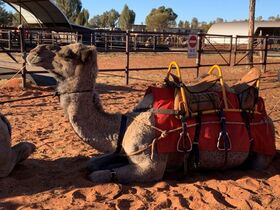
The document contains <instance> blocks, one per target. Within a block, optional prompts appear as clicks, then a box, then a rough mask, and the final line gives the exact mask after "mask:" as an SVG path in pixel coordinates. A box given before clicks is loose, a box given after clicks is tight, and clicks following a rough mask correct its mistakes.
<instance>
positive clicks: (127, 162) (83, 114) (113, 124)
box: [27, 43, 272, 183]
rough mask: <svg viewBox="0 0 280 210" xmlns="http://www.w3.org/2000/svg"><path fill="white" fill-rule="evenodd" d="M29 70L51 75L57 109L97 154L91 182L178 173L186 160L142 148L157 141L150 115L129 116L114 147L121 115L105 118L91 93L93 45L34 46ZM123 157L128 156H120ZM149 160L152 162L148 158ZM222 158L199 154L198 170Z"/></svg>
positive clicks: (147, 100)
mask: <svg viewBox="0 0 280 210" xmlns="http://www.w3.org/2000/svg"><path fill="white" fill-rule="evenodd" d="M27 61H28V63H29V64H30V65H35V66H41V67H44V68H45V69H47V70H48V71H49V72H50V73H52V74H53V75H54V76H55V77H56V79H57V81H58V86H57V91H58V95H59V97H60V103H61V106H62V107H63V109H64V112H65V115H66V116H67V118H68V119H69V122H70V123H71V125H72V127H73V129H74V130H75V132H76V133H77V134H78V136H79V137H80V138H81V139H82V140H83V141H84V142H86V143H87V144H89V145H91V146H92V147H93V148H95V149H97V150H99V151H100V152H103V153H107V154H104V155H102V156H101V157H93V158H92V159H91V160H90V161H89V162H88V169H89V171H90V175H89V178H90V180H91V181H93V182H95V183H104V182H110V181H118V182H120V183H134V182H153V181H158V180H161V179H162V178H163V175H164V172H165V171H166V170H169V169H172V168H177V167H178V165H177V164H176V161H173V162H172V161H171V160H172V159H173V160H174V157H175V160H178V159H182V158H185V157H183V156H185V155H183V156H182V155H179V157H178V156H177V155H176V156H174V154H159V153H157V152H156V151H153V150H152V149H146V148H147V147H148V145H150V144H152V141H153V139H155V138H156V137H157V134H156V130H155V129H154V127H155V114H154V113H153V112H151V111H145V112H131V113H128V115H129V116H130V117H129V118H128V122H127V130H126V132H125V134H124V138H123V143H122V151H121V153H116V152H114V151H115V149H116V146H117V139H118V130H119V126H120V119H121V114H120V113H106V112H105V111H104V109H103V108H102V102H101V101H100V98H99V95H98V93H97V91H96V90H95V85H96V77H97V74H98V67H97V51H96V48H95V47H94V46H85V45H82V44H80V43H75V44H70V45H67V46H62V47H53V46H50V45H38V46H37V47H36V48H34V49H33V50H31V51H30V53H29V55H28V56H27ZM152 103H153V96H152V95H151V94H147V95H146V96H145V97H144V98H143V99H142V100H141V101H140V102H139V104H138V105H137V106H136V107H135V110H140V109H149V108H151V105H152ZM123 154H126V156H123ZM151 156H152V158H151ZM247 157H248V152H236V153H229V155H228V163H227V168H232V167H235V166H238V165H241V164H242V163H243V162H244V161H245V160H246V159H247ZM271 159H272V158H271V157H260V158H255V159H253V163H252V164H253V165H255V166H257V167H258V168H265V167H267V165H268V164H269V162H270V161H271ZM223 161H224V157H223V155H221V154H220V153H219V152H207V151H204V152H201V153H200V166H201V167H202V168H206V169H207V168H219V166H220V165H221V163H223Z"/></svg>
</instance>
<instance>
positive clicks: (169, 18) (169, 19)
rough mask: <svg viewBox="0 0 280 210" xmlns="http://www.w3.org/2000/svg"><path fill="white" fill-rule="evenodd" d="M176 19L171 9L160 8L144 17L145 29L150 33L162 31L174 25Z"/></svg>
mask: <svg viewBox="0 0 280 210" xmlns="http://www.w3.org/2000/svg"><path fill="white" fill-rule="evenodd" d="M176 18H177V14H176V13H175V12H174V11H173V10H172V9H171V8H165V7H164V6H161V7H159V8H158V9H152V11H151V12H150V14H149V15H148V16H147V17H146V25H147V29H148V30H150V31H153V30H157V31H162V30H164V29H166V28H168V27H172V26H174V25H176V22H175V20H176Z"/></svg>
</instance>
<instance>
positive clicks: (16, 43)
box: [0, 28, 280, 86]
mask: <svg viewBox="0 0 280 210" xmlns="http://www.w3.org/2000/svg"><path fill="white" fill-rule="evenodd" d="M188 36H189V34H188V33H182V32H180V33H168V32H142V31H109V30H92V31H89V30H87V31H83V32H82V33H81V31H80V32H75V31H50V30H48V29H38V28H36V29H35V28H28V29H17V28H0V52H4V53H8V54H9V55H10V57H11V58H12V59H13V60H14V61H15V59H14V58H13V57H12V54H11V53H12V52H21V55H22V59H23V60H24V62H23V64H22V67H21V68H22V72H21V75H22V77H23V86H25V75H26V74H29V73H31V72H28V71H27V70H26V68H25V63H26V62H25V58H26V53H27V52H28V51H29V50H30V49H32V48H34V47H35V46H36V45H38V44H54V45H66V44H70V43H75V42H81V43H83V44H86V45H95V46H96V47H97V50H98V51H99V52H121V53H125V55H126V61H125V68H123V69H100V71H122V72H124V73H125V78H126V79H125V81H126V84H128V82H129V72H130V71H146V70H162V69H166V67H145V68H132V67H131V66H130V53H132V52H134V53H139V52H162V53H164V52H182V53H187V51H188ZM249 39H253V41H254V47H253V49H248V48H247V43H248V40H249ZM197 52H198V53H197V57H196V61H195V64H194V65H189V66H182V67H181V68H182V69H196V70H197V75H198V74H199V69H200V68H201V67H207V66H212V65H214V64H218V65H220V66H241V65H250V64H252V65H262V69H263V70H264V71H265V70H266V65H268V64H280V61H279V62H277V61H268V60H267V57H268V55H271V54H274V55H277V53H278V54H279V52H280V37H276V36H254V37H249V36H236V37H232V36H228V35H216V34H200V33H199V34H198V44H197ZM250 52H254V54H257V55H259V56H260V61H254V62H253V63H248V62H246V61H245V58H246V57H247V54H248V53H250ZM209 54H212V55H218V57H219V58H220V59H221V61H220V62H219V63H203V59H202V57H203V56H207V55H209ZM232 57H233V58H232ZM8 73H9V72H8ZM8 73H7V72H6V73H2V75H4V74H5V75H7V74H8ZM10 73H11V74H13V73H14V72H10ZM32 73H34V72H33V71H32ZM40 73H43V72H40ZM0 75H1V73H0Z"/></svg>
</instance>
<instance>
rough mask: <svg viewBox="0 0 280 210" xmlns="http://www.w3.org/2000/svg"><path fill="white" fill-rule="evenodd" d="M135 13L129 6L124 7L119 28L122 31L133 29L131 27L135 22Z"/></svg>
mask: <svg viewBox="0 0 280 210" xmlns="http://www.w3.org/2000/svg"><path fill="white" fill-rule="evenodd" d="M135 16H136V15H135V12H134V11H133V10H130V9H129V8H128V6H127V5H124V8H123V10H122V12H121V15H120V18H119V26H120V28H121V29H122V30H128V29H130V28H131V25H132V24H133V23H134V21H135Z"/></svg>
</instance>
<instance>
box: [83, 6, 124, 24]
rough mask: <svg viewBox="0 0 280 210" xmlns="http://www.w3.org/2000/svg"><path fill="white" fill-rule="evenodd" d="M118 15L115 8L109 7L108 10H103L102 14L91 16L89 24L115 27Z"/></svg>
mask: <svg viewBox="0 0 280 210" xmlns="http://www.w3.org/2000/svg"><path fill="white" fill-rule="evenodd" d="M119 17H120V14H119V13H118V12H117V11H116V10H114V9H111V10H110V11H106V12H104V13H103V14H102V15H96V16H94V17H93V18H91V19H90V21H89V25H90V27H95V28H115V27H116V25H117V21H118V19H119Z"/></svg>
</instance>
